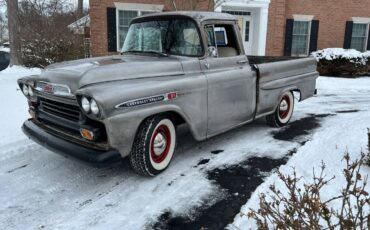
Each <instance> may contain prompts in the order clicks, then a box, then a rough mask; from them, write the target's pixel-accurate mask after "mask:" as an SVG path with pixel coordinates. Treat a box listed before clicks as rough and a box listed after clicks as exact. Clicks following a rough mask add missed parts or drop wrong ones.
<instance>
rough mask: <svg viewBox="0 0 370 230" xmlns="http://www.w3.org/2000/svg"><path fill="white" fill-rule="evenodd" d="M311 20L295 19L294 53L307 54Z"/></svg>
mask: <svg viewBox="0 0 370 230" xmlns="http://www.w3.org/2000/svg"><path fill="white" fill-rule="evenodd" d="M309 28H310V22H302V21H295V22H294V24H293V40H292V55H293V56H305V55H307V54H308V50H307V45H308V35H309Z"/></svg>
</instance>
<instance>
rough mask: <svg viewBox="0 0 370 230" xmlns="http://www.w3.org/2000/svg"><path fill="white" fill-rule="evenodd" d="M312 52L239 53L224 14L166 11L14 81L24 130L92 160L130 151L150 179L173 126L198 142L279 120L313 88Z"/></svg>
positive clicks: (170, 145)
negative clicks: (117, 47)
mask: <svg viewBox="0 0 370 230" xmlns="http://www.w3.org/2000/svg"><path fill="white" fill-rule="evenodd" d="M317 77H318V73H317V72H316V61H315V59H314V58H298V59H292V58H287V57H280V58H278V57H247V56H246V55H245V53H244V48H243V43H242V38H241V36H240V34H239V28H238V24H237V20H236V19H235V18H234V17H233V16H231V15H228V14H222V13H211V12H210V13H205V12H166V13H158V14H151V15H146V16H143V17H138V18H135V19H133V20H132V22H131V24H130V27H129V30H128V33H127V36H126V40H125V42H124V45H123V48H122V53H121V55H116V56H108V57H97V58H89V59H83V60H77V61H69V62H63V63H59V64H53V65H50V66H49V67H48V68H46V69H45V70H44V71H43V72H42V73H41V74H40V75H39V76H29V77H25V78H21V79H19V80H18V84H19V87H20V88H21V89H22V91H23V94H24V95H25V96H26V97H27V99H28V103H29V113H30V115H31V118H30V119H29V120H27V121H26V122H25V123H24V125H23V127H22V128H23V131H24V133H25V134H26V135H27V136H28V137H29V138H31V139H33V140H34V141H35V142H38V143H39V144H41V145H43V146H45V147H46V148H49V149H51V150H53V151H55V152H59V153H62V154H66V155H72V156H75V157H77V158H80V159H83V160H85V161H90V162H99V163H103V162H110V161H114V160H117V159H120V158H123V157H129V161H130V163H131V166H132V168H133V169H134V170H135V171H136V172H138V173H139V174H142V175H146V176H154V175H157V174H159V173H161V172H162V171H164V170H165V169H166V168H167V167H168V165H169V164H170V162H171V159H172V157H173V154H174V152H175V147H176V127H177V126H179V125H180V124H186V125H187V126H188V127H189V130H190V132H191V133H192V135H193V136H194V138H195V139H196V140H199V141H201V140H205V139H207V138H211V137H213V136H215V135H217V134H220V133H223V132H225V131H228V130H230V129H233V128H235V127H238V126H240V125H243V124H246V123H249V122H252V121H253V120H255V119H257V118H260V117H266V120H267V123H268V124H270V125H273V126H275V127H281V126H284V125H286V124H287V123H288V122H289V120H290V118H291V117H292V113H293V108H294V96H293V92H296V94H297V96H298V95H299V100H300V101H301V100H305V99H307V98H309V97H311V96H313V95H314V94H315V86H316V78H317Z"/></svg>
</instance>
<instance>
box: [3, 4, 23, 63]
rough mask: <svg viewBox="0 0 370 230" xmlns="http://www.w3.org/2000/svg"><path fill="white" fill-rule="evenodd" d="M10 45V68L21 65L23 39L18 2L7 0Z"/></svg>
mask: <svg viewBox="0 0 370 230" xmlns="http://www.w3.org/2000/svg"><path fill="white" fill-rule="evenodd" d="M6 3H7V9H8V29H9V43H10V66H13V65H21V64H22V59H21V37H20V26H19V18H18V0H7V1H6Z"/></svg>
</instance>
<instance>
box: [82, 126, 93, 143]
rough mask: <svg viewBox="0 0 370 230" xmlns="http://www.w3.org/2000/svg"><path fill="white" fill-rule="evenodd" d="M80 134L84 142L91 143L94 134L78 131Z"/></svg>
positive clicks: (84, 130)
mask: <svg viewBox="0 0 370 230" xmlns="http://www.w3.org/2000/svg"><path fill="white" fill-rule="evenodd" d="M80 134H81V136H82V137H83V138H85V139H86V140H89V141H92V140H94V133H93V132H91V131H90V130H87V129H80Z"/></svg>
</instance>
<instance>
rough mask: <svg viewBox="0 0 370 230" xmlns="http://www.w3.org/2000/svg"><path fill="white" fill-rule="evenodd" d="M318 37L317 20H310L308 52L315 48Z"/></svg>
mask: <svg viewBox="0 0 370 230" xmlns="http://www.w3.org/2000/svg"><path fill="white" fill-rule="evenodd" d="M318 37H319V21H318V20H312V22H311V36H310V46H309V47H310V48H309V53H312V52H314V51H316V50H317V41H318Z"/></svg>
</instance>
